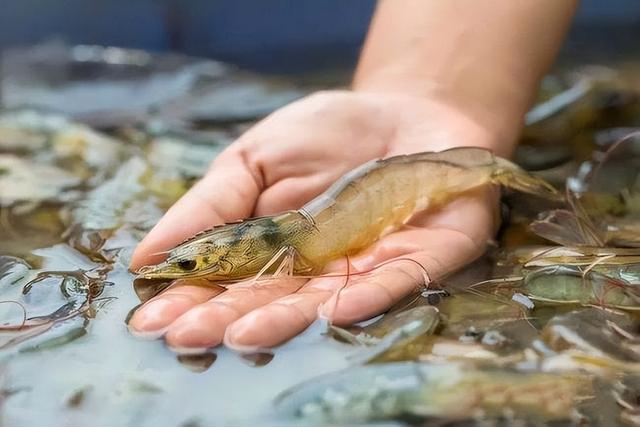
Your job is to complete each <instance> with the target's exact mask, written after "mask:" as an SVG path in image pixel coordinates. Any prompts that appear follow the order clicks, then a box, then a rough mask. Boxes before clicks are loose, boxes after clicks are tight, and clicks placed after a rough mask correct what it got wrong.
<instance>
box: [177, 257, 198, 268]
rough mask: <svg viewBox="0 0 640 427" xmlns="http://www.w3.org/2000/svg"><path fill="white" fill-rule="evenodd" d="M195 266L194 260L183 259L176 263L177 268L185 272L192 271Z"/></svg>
mask: <svg viewBox="0 0 640 427" xmlns="http://www.w3.org/2000/svg"><path fill="white" fill-rule="evenodd" d="M196 265H197V263H196V260H194V259H183V260H180V261H178V267H180V268H181V269H183V270H187V271H191V270H193V269H194V268H196Z"/></svg>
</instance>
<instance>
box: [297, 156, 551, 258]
mask: <svg viewBox="0 0 640 427" xmlns="http://www.w3.org/2000/svg"><path fill="white" fill-rule="evenodd" d="M490 183H495V184H502V185H505V186H509V187H514V188H516V189H518V190H521V191H525V192H529V193H536V194H539V195H543V196H548V195H551V194H553V192H554V191H555V190H553V188H552V187H550V186H549V185H548V184H546V183H544V181H541V180H539V179H537V178H535V177H533V176H531V175H529V174H528V173H527V172H525V171H524V170H522V169H521V168H520V167H518V166H517V165H515V164H513V163H511V162H509V161H507V160H504V159H500V158H497V157H495V156H494V155H493V153H492V152H491V151H489V150H486V149H483V148H476V147H461V148H453V149H450V150H446V151H441V152H428V153H416V154H409V155H400V156H395V157H390V158H387V159H383V160H375V161H372V162H369V163H366V164H364V165H362V166H360V167H359V168H357V169H355V170H353V171H352V172H350V173H348V174H346V175H344V176H343V177H342V178H341V179H340V180H338V181H337V182H336V183H335V184H334V185H332V186H331V187H330V188H329V189H328V190H327V191H326V192H325V193H323V194H322V195H320V196H319V197H317V198H316V199H314V200H312V201H311V202H309V203H308V204H307V205H305V206H304V207H303V211H305V212H306V213H307V214H309V215H310V216H311V217H312V218H313V219H314V221H315V225H316V228H317V229H318V232H319V234H318V235H317V236H316V238H315V239H313V240H309V241H308V242H307V244H306V245H305V247H301V248H299V250H300V251H301V252H303V253H305V256H307V257H311V258H315V257H318V258H323V259H333V258H337V257H340V256H344V255H348V254H353V253H355V252H358V251H360V250H361V249H363V248H365V247H367V246H369V245H370V244H371V243H373V242H374V241H376V240H377V239H379V238H380V236H382V235H383V234H384V233H386V232H388V231H389V230H393V229H395V228H398V227H400V226H401V225H402V224H404V223H405V222H406V221H408V220H409V219H410V218H411V217H412V216H413V215H414V214H415V213H417V212H420V211H424V210H425V209H427V208H429V207H432V206H434V205H441V204H443V203H445V202H447V201H449V200H451V199H452V198H454V197H455V196H457V195H460V194H461V193H464V192H466V191H469V190H472V189H474V188H477V187H480V186H483V185H486V184H490ZM319 262H320V261H319Z"/></svg>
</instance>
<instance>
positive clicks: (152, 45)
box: [0, 0, 640, 73]
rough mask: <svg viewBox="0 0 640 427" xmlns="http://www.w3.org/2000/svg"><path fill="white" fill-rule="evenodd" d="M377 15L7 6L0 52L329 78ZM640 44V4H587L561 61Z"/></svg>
mask: <svg viewBox="0 0 640 427" xmlns="http://www.w3.org/2000/svg"><path fill="white" fill-rule="evenodd" d="M398 1H399V3H401V1H400V0H398ZM559 1H563V0H559ZM374 7H375V1H374V0H323V1H318V0H185V1H178V0H135V1H132V0H92V1H88V0H58V1H52V0H1V1H0V49H6V48H9V47H16V46H25V45H30V44H35V43H40V42H43V41H48V40H51V39H52V38H55V39H58V40H61V41H64V42H66V43H68V44H78V43H82V44H100V45H111V46H120V47H135V48H141V49H146V50H150V51H158V52H163V51H176V52H181V53H186V54H190V55H197V56H207V57H213V58H216V59H221V60H225V61H228V62H232V63H235V64H238V65H240V66H242V67H245V68H249V69H253V70H256V71H262V72H274V73H298V72H307V71H322V70H324V69H335V68H336V67H341V68H346V67H349V66H352V65H353V64H354V63H355V60H356V57H357V53H358V50H359V48H360V46H361V43H362V40H363V38H364V35H365V32H366V29H367V26H368V23H369V20H370V17H371V14H372V12H373V9H374ZM540 31H541V32H542V31H545V29H544V28H540ZM639 42H640V1H638V0H607V1H602V0H584V1H583V2H582V3H581V6H580V10H579V12H578V16H577V18H576V20H575V22H574V26H573V29H572V31H571V35H570V37H569V39H568V40H567V43H566V44H565V47H564V55H563V57H571V58H574V59H576V60H602V59H603V58H604V59H609V58H611V59H615V57H618V56H629V55H632V54H634V53H635V51H637V49H638V46H640V44H639Z"/></svg>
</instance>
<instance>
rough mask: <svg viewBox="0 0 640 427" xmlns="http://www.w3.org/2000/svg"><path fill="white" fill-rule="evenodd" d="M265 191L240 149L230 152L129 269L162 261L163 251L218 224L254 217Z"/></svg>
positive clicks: (138, 251)
mask: <svg viewBox="0 0 640 427" xmlns="http://www.w3.org/2000/svg"><path fill="white" fill-rule="evenodd" d="M261 189H262V184H261V179H260V178H259V174H258V173H257V172H255V171H253V170H252V169H251V168H250V167H249V165H248V163H247V161H246V160H245V156H243V155H242V152H241V151H239V150H233V149H231V150H229V149H228V150H226V151H225V152H223V153H221V154H220V156H218V158H217V159H216V160H215V162H214V164H213V166H212V168H211V169H210V170H209V172H208V173H207V174H206V175H205V176H204V177H203V178H202V179H201V180H200V181H198V182H197V183H196V184H195V185H194V186H193V187H192V188H191V189H190V190H189V191H188V192H187V193H186V194H185V195H184V196H183V197H182V198H181V199H180V200H178V201H177V202H176V203H175V204H174V205H173V206H172V207H171V209H169V210H168V211H167V213H166V214H165V215H164V217H163V218H162V219H161V220H160V221H159V222H158V224H156V226H155V227H154V228H153V229H152V230H151V231H150V232H149V234H148V235H147V236H146V237H145V238H144V239H143V240H142V242H140V244H139V245H138V247H137V248H136V250H135V252H134V254H133V257H132V259H131V264H130V266H129V268H130V269H131V270H132V271H135V270H137V269H139V268H140V267H142V266H143V265H147V264H154V263H158V262H160V261H161V260H162V259H163V258H164V256H162V255H160V254H159V252H162V251H166V250H168V249H171V248H172V247H174V246H175V245H177V244H178V243H180V242H182V241H183V240H184V239H186V238H188V237H190V236H192V235H194V234H196V233H198V232H200V231H202V230H206V229H208V228H210V227H212V226H214V225H219V224H222V223H224V222H228V221H231V220H237V219H242V218H245V217H247V216H249V215H251V212H252V211H253V208H254V206H255V204H256V200H257V198H258V196H259V194H260V191H261Z"/></svg>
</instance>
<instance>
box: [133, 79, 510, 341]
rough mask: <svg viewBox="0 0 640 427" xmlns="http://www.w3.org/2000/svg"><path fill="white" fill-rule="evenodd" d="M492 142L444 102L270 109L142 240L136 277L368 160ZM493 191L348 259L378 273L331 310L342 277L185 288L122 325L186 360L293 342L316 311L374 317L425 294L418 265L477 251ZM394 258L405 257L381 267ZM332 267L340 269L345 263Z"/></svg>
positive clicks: (364, 101) (455, 264)
mask: <svg viewBox="0 0 640 427" xmlns="http://www.w3.org/2000/svg"><path fill="white" fill-rule="evenodd" d="M494 145H495V141H494V140H493V139H492V135H490V134H489V133H488V132H486V131H485V130H484V129H483V128H482V127H480V126H478V125H477V124H476V123H475V122H474V121H473V120H471V119H470V118H469V117H466V116H465V115H463V114H461V113H460V112H459V111H457V110H456V109H455V108H452V107H450V106H448V105H446V104H444V103H440V102H435V101H427V100H424V99H415V98H412V97H407V96H398V95H389V94H372V93H356V92H347V91H344V92H337V91H336V92H322V93H318V94H316V95H312V96H310V97H308V98H306V99H303V100H301V101H298V102H296V103H293V104H291V105H289V106H287V107H285V108H283V109H281V110H279V111H277V112H275V113H274V114H272V115H271V116H269V117H268V118H266V119H265V120H263V121H262V122H260V123H259V124H257V125H256V126H254V127H253V128H252V129H250V130H249V131H248V132H246V133H245V134H244V135H243V136H242V137H240V138H239V139H238V141H236V142H235V143H234V144H232V145H231V146H230V147H229V148H228V149H227V150H225V151H224V152H223V153H222V154H221V155H220V156H219V157H218V158H217V159H216V161H215V162H214V163H213V165H212V167H211V169H210V171H209V172H208V173H207V175H206V176H205V177H204V178H203V179H202V180H201V181H200V182H198V183H197V184H196V185H195V186H194V187H193V188H192V189H191V190H190V191H189V192H188V193H187V194H186V195H185V196H184V197H183V198H182V199H181V200H180V201H179V202H178V203H176V204H175V205H174V206H173V207H172V208H171V209H170V210H169V211H168V212H167V214H166V215H165V216H164V218H163V219H162V220H161V221H160V222H159V223H158V224H157V226H156V227H155V228H154V229H153V230H152V231H151V232H150V233H149V235H148V236H147V237H146V238H145V239H144V240H143V241H142V242H141V243H140V245H139V246H138V248H137V250H136V252H135V254H134V257H133V261H132V264H131V268H132V269H134V270H135V269H137V268H139V267H140V266H142V265H145V264H150V263H155V262H159V261H161V258H159V257H158V255H154V254H156V253H158V252H161V251H164V250H167V249H169V248H172V247H173V246H175V245H176V244H178V243H179V242H181V241H182V240H184V239H185V238H187V237H189V236H191V235H193V234H195V233H197V232H199V231H202V230H204V229H207V228H210V227H211V226H213V225H217V224H221V223H224V222H228V221H233V220H237V219H242V218H247V217H250V216H257V215H265V214H273V213H277V212H280V211H283V210H287V209H297V208H300V207H301V206H302V205H303V204H304V203H306V202H308V201H309V200H311V199H312V198H314V197H315V196H317V195H318V194H320V193H321V192H323V191H324V190H325V189H326V188H327V187H328V186H329V185H331V184H332V183H333V182H334V181H335V180H336V179H338V178H339V177H340V176H341V175H343V174H344V173H345V172H348V171H349V170H351V169H353V168H355V167H357V166H359V165H360V164H362V163H364V162H367V161H369V160H371V159H374V158H380V157H388V156H392V155H396V154H406V153H413V152H420V151H439V150H443V149H446V148H451V147H454V146H481V147H487V148H493V147H494ZM499 154H504V153H499ZM494 193H495V192H494V191H493V190H491V189H486V190H483V191H481V192H477V193H470V194H466V195H464V196H462V197H460V198H459V199H457V200H455V201H453V202H452V203H450V204H448V205H447V206H445V207H443V208H442V209H440V210H439V211H437V212H434V211H430V212H426V213H424V214H421V215H419V216H417V217H415V218H413V219H412V220H411V222H410V224H408V225H407V227H404V228H402V229H400V230H398V231H396V232H394V233H391V234H389V235H387V236H385V237H384V238H383V239H381V240H380V241H378V242H377V243H376V244H374V245H373V246H372V247H370V248H368V249H367V250H366V251H364V252H363V253H361V254H359V255H357V256H355V257H352V258H350V259H349V262H350V268H349V269H350V271H351V273H354V272H357V271H368V270H371V269H372V268H373V267H375V266H377V265H379V264H381V263H385V264H384V266H382V267H380V268H378V269H375V270H373V271H372V272H370V273H368V274H363V275H354V276H352V277H350V279H349V281H348V287H347V288H346V289H344V290H342V291H341V292H340V294H339V295H340V296H339V299H338V302H337V303H336V299H335V295H336V290H337V289H339V288H341V287H342V286H343V285H344V283H345V280H344V278H341V277H325V278H323V277H319V278H315V279H311V280H305V279H300V278H297V279H296V278H280V279H277V280H270V281H267V282H262V281H259V282H255V283H252V282H243V283H239V284H237V285H234V286H233V287H231V288H230V289H229V290H226V291H224V292H223V290H222V289H220V288H217V287H215V286H200V285H196V284H193V283H189V282H187V281H185V282H182V283H177V284H176V285H175V286H172V287H171V288H170V289H168V290H167V291H165V292H164V293H162V294H160V295H158V296H157V297H155V298H153V299H152V300H150V301H148V302H147V303H146V304H145V305H144V306H143V307H141V308H140V309H139V310H138V311H137V312H136V313H135V314H134V316H133V318H132V319H131V321H130V323H129V327H130V329H131V330H132V332H134V333H137V334H164V336H165V339H166V341H167V343H168V345H169V346H171V347H172V348H174V349H176V350H181V351H187V350H201V349H204V348H210V347H213V346H216V345H218V344H220V343H221V342H223V341H224V342H225V343H226V344H227V345H229V346H231V347H234V348H238V349H254V348H265V347H272V346H274V345H277V344H279V343H281V342H283V341H285V340H287V339H289V338H291V337H293V336H295V335H296V334H298V333H300V332H301V331H303V330H304V329H305V328H306V327H307V326H309V325H310V324H311V323H312V322H313V321H314V320H315V319H316V317H317V315H318V312H320V313H321V314H322V315H323V316H326V317H329V318H330V319H331V320H332V321H333V323H335V324H349V323H353V322H356V321H360V320H363V319H366V318H369V317H372V316H373V315H376V314H378V313H380V312H383V311H385V310H387V309H388V308H389V307H390V306H391V305H393V304H394V303H395V302H397V301H398V300H400V299H401V298H403V297H404V296H406V295H407V294H408V293H410V292H412V291H413V290H415V289H416V288H418V287H419V286H423V285H425V283H424V278H425V274H424V271H423V268H424V269H425V270H426V271H427V272H428V276H429V278H431V279H435V278H438V277H441V276H442V275H444V274H447V273H449V272H451V271H453V270H455V269H457V268H459V267H461V266H462V265H464V264H466V263H468V262H470V261H472V260H473V259H474V258H476V257H477V256H479V255H480V254H481V253H482V252H483V251H484V249H485V246H486V242H487V241H488V240H489V239H490V237H491V235H492V234H493V232H494V229H495V225H496V215H495V207H496V203H495V194H494ZM372 202H373V201H372ZM395 258H402V259H403V260H400V261H398V262H390V263H388V262H387V261H389V260H392V259H395ZM406 259H411V260H414V261H415V262H410V261H406ZM421 266H422V267H421ZM331 269H332V270H333V271H341V272H344V271H345V270H346V269H347V261H346V260H338V261H336V262H335V264H334V265H333V266H332V267H331ZM334 276H335V275H334Z"/></svg>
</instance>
